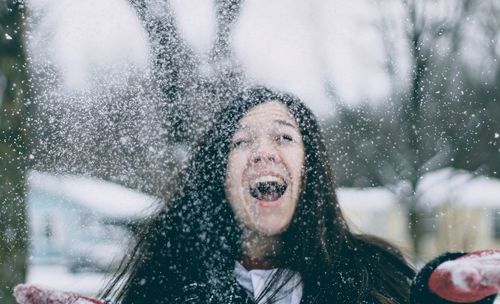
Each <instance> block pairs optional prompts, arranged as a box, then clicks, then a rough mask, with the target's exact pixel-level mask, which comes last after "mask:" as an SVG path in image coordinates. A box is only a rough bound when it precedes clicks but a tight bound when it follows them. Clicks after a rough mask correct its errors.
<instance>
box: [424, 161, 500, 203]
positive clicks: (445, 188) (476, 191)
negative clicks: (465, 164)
mask: <svg viewBox="0 0 500 304" xmlns="http://www.w3.org/2000/svg"><path fill="white" fill-rule="evenodd" d="M416 192H417V197H418V204H419V206H420V207H423V208H426V209H433V208H436V207H439V206H440V205H442V204H444V203H450V204H454V205H460V206H469V207H471V206H476V207H485V208H500V180H499V179H495V178H491V177H486V176H476V175H474V174H473V173H471V172H468V171H464V170H457V169H453V168H444V169H441V170H437V171H434V172H431V173H428V174H426V175H424V176H423V177H422V179H421V181H420V182H419V183H418V185H417V190H416Z"/></svg>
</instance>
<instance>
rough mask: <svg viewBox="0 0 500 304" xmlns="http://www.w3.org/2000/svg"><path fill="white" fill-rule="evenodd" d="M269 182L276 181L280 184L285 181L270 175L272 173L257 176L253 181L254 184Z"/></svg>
mask: <svg viewBox="0 0 500 304" xmlns="http://www.w3.org/2000/svg"><path fill="white" fill-rule="evenodd" d="M269 182H276V183H280V184H283V183H285V181H284V180H283V179H282V178H281V177H278V176H272V175H265V176H259V177H257V178H256V179H255V180H254V181H253V183H254V184H257V183H269Z"/></svg>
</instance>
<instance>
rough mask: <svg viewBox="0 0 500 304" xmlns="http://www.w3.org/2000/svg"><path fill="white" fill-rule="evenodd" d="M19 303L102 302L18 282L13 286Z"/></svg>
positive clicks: (91, 303)
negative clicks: (18, 283)
mask: <svg viewBox="0 0 500 304" xmlns="http://www.w3.org/2000/svg"><path fill="white" fill-rule="evenodd" d="M14 296H15V297H16V300H17V303H19V304H42V303H43V304H103V303H102V302H100V301H98V300H95V299H91V298H87V297H84V296H81V295H79V294H76V293H72V292H64V291H57V290H51V289H47V288H42V287H38V286H35V285H28V284H20V285H17V286H16V287H15V288H14Z"/></svg>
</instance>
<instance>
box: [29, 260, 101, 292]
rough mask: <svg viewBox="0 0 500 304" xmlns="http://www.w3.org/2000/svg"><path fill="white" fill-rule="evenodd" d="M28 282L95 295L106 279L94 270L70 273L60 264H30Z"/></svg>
mask: <svg viewBox="0 0 500 304" xmlns="http://www.w3.org/2000/svg"><path fill="white" fill-rule="evenodd" d="M27 281H28V283H31V284H37V285H40V286H44V287H49V288H53V289H58V290H63V291H72V292H77V293H80V294H83V295H86V296H91V297H92V296H95V295H96V294H97V293H98V292H99V290H100V289H101V288H102V287H103V285H104V284H105V282H106V281H107V275H106V274H102V273H94V272H82V273H71V272H69V271H68V270H67V268H66V267H65V266H61V265H32V266H30V268H29V270H28V279H27Z"/></svg>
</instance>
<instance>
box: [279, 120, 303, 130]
mask: <svg viewBox="0 0 500 304" xmlns="http://www.w3.org/2000/svg"><path fill="white" fill-rule="evenodd" d="M273 122H275V123H278V124H280V125H283V126H288V127H291V128H293V129H295V130H298V128H297V126H295V125H294V124H292V123H290V122H288V121H286V120H282V119H276V120H274V121H273Z"/></svg>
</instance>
